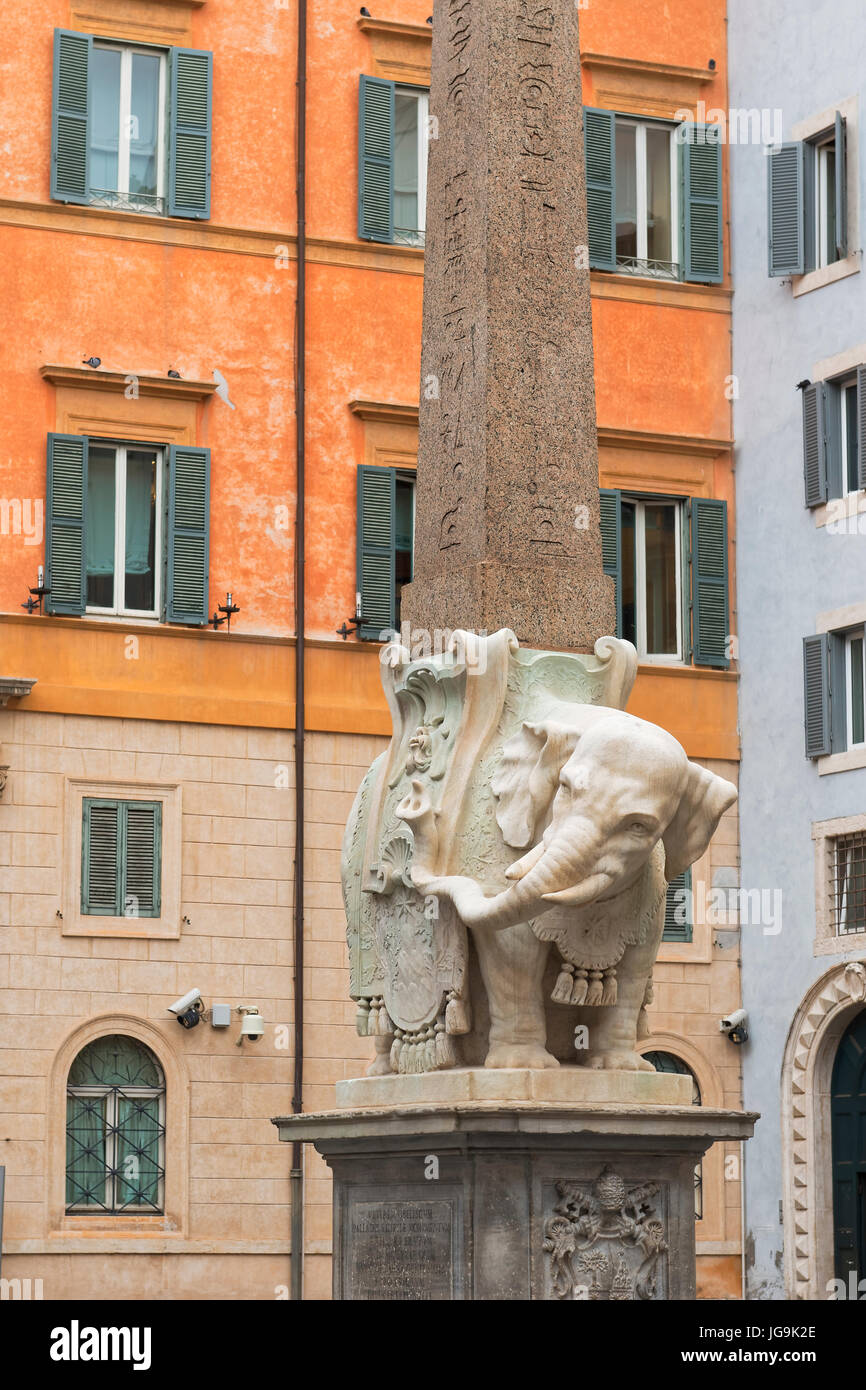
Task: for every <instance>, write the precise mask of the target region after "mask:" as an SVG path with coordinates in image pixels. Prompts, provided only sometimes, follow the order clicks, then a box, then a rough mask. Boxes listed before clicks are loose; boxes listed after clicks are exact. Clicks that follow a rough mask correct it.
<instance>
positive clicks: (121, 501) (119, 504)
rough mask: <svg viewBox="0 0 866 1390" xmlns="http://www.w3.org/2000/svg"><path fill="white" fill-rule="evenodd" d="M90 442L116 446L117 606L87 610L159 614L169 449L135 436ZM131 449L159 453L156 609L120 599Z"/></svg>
mask: <svg viewBox="0 0 866 1390" xmlns="http://www.w3.org/2000/svg"><path fill="white" fill-rule="evenodd" d="M90 442H91V444H93V445H97V446H98V447H99V448H102V449H113V450H114V606H113V607H111V608H100V607H98V606H97V605H96V604H88V605H87V607H86V609H85V612H87V613H96V614H99V615H101V616H103V617H121V618H158V617H159V615H160V613H161V611H162V609H161V604H162V560H163V555H162V489H163V476H164V471H165V468H164V465H165V450H164V449H163V448H161V447H160V446H159V445H157V444H138V443H134V442H133V441H131V440H127V441H125V442H123V443H118V442H117V441H116V440H113V439H97V438H95V437H93V436H91V439H90ZM129 449H133V450H137V449H143V450H146V451H147V450H153V452H154V454H155V455H156V499H155V507H156V527H155V530H156V535H155V537H154V546H153V569H154V575H153V602H154V606H153V608H152V609H147V608H125V607H124V606H123V604H122V603H118V601H117V600H118V597H120V598H121V599H122V598H123V595H124V593H125V591H126V456H127V451H128V450H129ZM121 575H122V579H121ZM85 582H86V579H85ZM118 585H120V588H118Z"/></svg>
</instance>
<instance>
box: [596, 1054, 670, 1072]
mask: <svg viewBox="0 0 866 1390" xmlns="http://www.w3.org/2000/svg"><path fill="white" fill-rule="evenodd" d="M586 1065H587V1066H588V1067H594V1068H595V1069H596V1071H655V1067H654V1066H653V1064H652V1062H648V1061H647V1060H646V1058H645V1057H641V1056H640V1055H639V1054H638V1053H637V1052H595V1053H593V1054H592V1055H591V1056H590V1057H588V1058H587V1061H586Z"/></svg>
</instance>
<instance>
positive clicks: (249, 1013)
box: [237, 1004, 265, 1047]
mask: <svg viewBox="0 0 866 1390" xmlns="http://www.w3.org/2000/svg"><path fill="white" fill-rule="evenodd" d="M238 1013H239V1014H240V1015H241V1035H240V1037H239V1038H238V1040H237V1046H238V1047H240V1046H241V1044H242V1043H243V1040H244V1038H248V1039H249V1041H250V1042H258V1040H259V1038H260V1037H262V1035H263V1034H264V1031H265V1020H264V1019H263V1018H262V1016H261V1014H260V1013H259V1011H258V1009H257V1008H255V1007H254V1006H253V1005H252V1004H238Z"/></svg>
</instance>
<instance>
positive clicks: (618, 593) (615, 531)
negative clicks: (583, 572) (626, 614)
mask: <svg viewBox="0 0 866 1390" xmlns="http://www.w3.org/2000/svg"><path fill="white" fill-rule="evenodd" d="M599 496H600V499H601V563H602V568H603V569H604V572H605V574H609V575H610V576H611V578H612V579H613V582H614V592H615V598H616V634H615V635H616V636H617V637H621V636H622V513H621V511H620V505H619V501H620V494H619V490H618V489H617V488H610V487H603V488H600V489H599Z"/></svg>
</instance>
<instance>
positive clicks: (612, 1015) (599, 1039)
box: [581, 947, 655, 1071]
mask: <svg viewBox="0 0 866 1390" xmlns="http://www.w3.org/2000/svg"><path fill="white" fill-rule="evenodd" d="M654 960H655V954H654V953H653V955H652V956H651V957H650V953H649V951H648V950H647V948H646V947H637V948H634V947H633V948H630V949H629V950H627V951H626V952H625V955H624V956H623V958H622V960H621V961H620V963H619V967H618V968H617V972H616V974H617V1001H616V1004H615V1005H612V1006H608V1007H606V1008H595V1009H587V1010H586V1011H583V1010H581V1019H582V1021H584V1020H585V1021H586V1025H587V1029H588V1032H589V1050H588V1053H587V1059H586V1066H588V1067H596V1068H605V1069H610V1070H613V1071H654V1070H655V1068H654V1067H653V1065H652V1062H648V1061H647V1060H646V1058H645V1057H641V1055H640V1053H639V1052H638V1051H637V1041H638V1037H637V1034H638V1019H639V1017H640V1011H641V1008H642V1007H643V1002H644V996H645V994H646V988H647V980H648V979H649V976H650V972H651V970H652V966H653V962H654Z"/></svg>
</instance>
